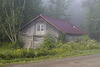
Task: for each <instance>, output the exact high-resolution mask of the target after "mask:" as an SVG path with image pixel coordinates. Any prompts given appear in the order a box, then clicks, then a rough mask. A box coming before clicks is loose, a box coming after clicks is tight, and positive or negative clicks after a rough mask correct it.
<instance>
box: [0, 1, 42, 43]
mask: <svg viewBox="0 0 100 67" xmlns="http://www.w3.org/2000/svg"><path fill="white" fill-rule="evenodd" d="M40 2H41V0H38V1H37V0H1V1H0V38H1V37H3V36H4V34H5V35H6V36H7V37H8V38H9V40H10V41H11V42H15V41H17V36H18V31H19V29H20V28H21V26H22V24H25V22H28V21H29V20H31V19H33V18H34V17H35V16H36V15H37V14H39V13H40V12H41V11H40Z"/></svg>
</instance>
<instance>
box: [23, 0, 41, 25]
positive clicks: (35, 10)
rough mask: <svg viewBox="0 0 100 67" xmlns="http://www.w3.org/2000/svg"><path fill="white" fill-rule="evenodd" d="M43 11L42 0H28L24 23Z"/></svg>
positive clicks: (24, 12)
mask: <svg viewBox="0 0 100 67" xmlns="http://www.w3.org/2000/svg"><path fill="white" fill-rule="evenodd" d="M41 13H43V7H42V1H41V0H26V5H25V8H24V11H23V15H24V16H23V19H24V20H23V21H24V24H25V23H27V22H29V21H30V20H32V19H33V18H34V17H36V16H37V15H39V14H41Z"/></svg>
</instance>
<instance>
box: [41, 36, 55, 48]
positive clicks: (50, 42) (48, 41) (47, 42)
mask: <svg viewBox="0 0 100 67" xmlns="http://www.w3.org/2000/svg"><path fill="white" fill-rule="evenodd" d="M41 47H43V48H48V49H52V48H54V47H55V43H54V42H53V40H52V37H51V36H49V35H48V36H47V37H46V38H45V40H44V41H43V43H42V44H41Z"/></svg>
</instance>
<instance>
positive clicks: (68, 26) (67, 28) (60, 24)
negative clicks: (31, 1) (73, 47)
mask: <svg viewBox="0 0 100 67" xmlns="http://www.w3.org/2000/svg"><path fill="white" fill-rule="evenodd" d="M39 17H42V18H43V19H44V20H45V21H47V22H48V23H50V24H51V25H53V26H54V27H56V28H57V29H58V30H60V31H62V32H65V33H69V34H84V32H83V31H82V30H80V29H79V28H78V27H76V26H75V25H74V24H72V23H70V22H69V21H67V20H59V19H54V18H51V17H48V16H44V15H41V14H40V15H39V16H38V17H36V18H35V19H33V20H32V21H34V20H36V19H37V18H39ZM32 21H30V22H29V23H27V24H26V25H25V26H24V27H26V26H27V25H29V24H30V23H32ZM24 27H22V29H23V28H24Z"/></svg>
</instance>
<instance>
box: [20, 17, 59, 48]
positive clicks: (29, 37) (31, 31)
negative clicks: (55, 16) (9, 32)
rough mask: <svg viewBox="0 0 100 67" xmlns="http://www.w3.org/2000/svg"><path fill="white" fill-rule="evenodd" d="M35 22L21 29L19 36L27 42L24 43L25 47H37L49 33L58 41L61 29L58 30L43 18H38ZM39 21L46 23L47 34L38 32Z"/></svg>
mask: <svg viewBox="0 0 100 67" xmlns="http://www.w3.org/2000/svg"><path fill="white" fill-rule="evenodd" d="M34 22H35V23H34ZM34 22H33V23H31V24H29V25H28V26H27V27H25V28H23V29H22V30H21V31H20V36H19V37H20V38H21V39H22V40H23V42H24V44H25V45H24V47H25V48H28V47H32V48H36V47H38V46H40V43H41V42H43V40H44V39H45V36H46V35H47V34H51V36H52V38H53V39H54V41H56V37H58V36H59V32H60V31H59V30H57V29H56V28H55V27H53V26H52V25H51V24H49V23H47V22H46V21H44V20H43V19H41V18H39V19H37V20H36V21H34ZM39 23H42V24H45V25H46V31H44V33H45V34H43V35H39V34H41V33H39V32H38V34H37V31H36V25H37V24H39ZM30 44H31V45H30Z"/></svg>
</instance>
